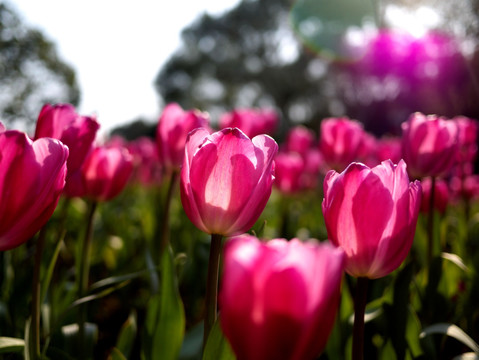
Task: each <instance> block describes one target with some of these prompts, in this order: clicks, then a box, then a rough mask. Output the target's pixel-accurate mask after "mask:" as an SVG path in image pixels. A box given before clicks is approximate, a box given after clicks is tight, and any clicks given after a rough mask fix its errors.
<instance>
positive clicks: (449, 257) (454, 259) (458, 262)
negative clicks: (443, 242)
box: [441, 252, 469, 272]
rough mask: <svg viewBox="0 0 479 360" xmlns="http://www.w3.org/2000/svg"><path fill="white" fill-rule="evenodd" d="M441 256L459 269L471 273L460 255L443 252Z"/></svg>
mask: <svg viewBox="0 0 479 360" xmlns="http://www.w3.org/2000/svg"><path fill="white" fill-rule="evenodd" d="M441 256H442V258H443V259H446V260H449V261H451V262H452V263H454V264H456V265H457V267H458V268H460V269H461V270H464V271H465V272H469V268H468V267H467V266H466V265H465V264H464V261H462V259H461V258H460V257H459V256H458V255H456V254H451V253H446V252H443V253H442V254H441Z"/></svg>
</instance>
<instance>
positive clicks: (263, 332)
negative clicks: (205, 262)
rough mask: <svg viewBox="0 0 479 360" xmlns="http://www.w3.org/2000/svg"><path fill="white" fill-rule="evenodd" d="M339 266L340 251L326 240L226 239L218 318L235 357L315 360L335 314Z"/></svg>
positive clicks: (338, 286) (341, 273)
mask: <svg viewBox="0 0 479 360" xmlns="http://www.w3.org/2000/svg"><path fill="white" fill-rule="evenodd" d="M343 269H344V253H343V251H342V250H341V249H338V248H334V247H333V246H331V244H329V243H319V244H317V243H314V242H305V243H303V242H301V241H299V240H298V239H293V240H291V241H289V242H288V241H286V240H285V239H275V240H270V241H268V242H261V241H259V240H258V239H257V238H256V237H253V236H249V235H245V236H239V237H234V238H232V239H230V240H229V241H228V242H227V243H226V245H225V252H224V269H223V278H222V287H221V293H220V321H221V327H222V329H223V332H224V334H225V336H226V337H227V338H228V340H229V342H230V344H231V347H232V348H233V350H234V352H235V353H236V356H237V358H238V360H243V359H247V360H255V359H258V360H260V359H261V360H263V359H275V360H281V359H285V360H293V359H296V360H307V359H315V358H316V357H317V356H318V355H319V353H320V352H321V351H322V350H323V349H324V347H325V345H326V342H327V340H328V337H329V334H330V332H331V329H332V327H333V324H334V321H335V318H336V310H337V308H338V304H339V297H340V285H341V279H342V276H343Z"/></svg>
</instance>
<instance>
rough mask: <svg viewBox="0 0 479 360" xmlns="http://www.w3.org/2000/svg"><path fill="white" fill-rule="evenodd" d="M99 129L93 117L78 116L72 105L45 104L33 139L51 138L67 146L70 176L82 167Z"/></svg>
mask: <svg viewBox="0 0 479 360" xmlns="http://www.w3.org/2000/svg"><path fill="white" fill-rule="evenodd" d="M99 128H100V124H99V123H98V122H97V121H96V119H95V117H93V116H81V115H78V114H77V113H76V111H75V108H74V107H73V105H70V104H58V105H50V104H46V105H44V106H43V108H42V110H41V111H40V114H39V115H38V120H37V125H36V129H35V139H39V138H43V137H51V138H54V139H58V140H60V141H61V142H62V143H63V144H65V145H66V146H68V149H69V151H70V155H69V156H68V161H67V167H68V173H69V174H70V173H73V172H75V171H77V170H78V169H80V167H81V166H82V164H83V161H85V158H86V156H87V155H88V153H89V152H90V150H91V148H92V146H93V141H94V140H95V137H96V133H97V131H98V129H99ZM67 182H68V175H67Z"/></svg>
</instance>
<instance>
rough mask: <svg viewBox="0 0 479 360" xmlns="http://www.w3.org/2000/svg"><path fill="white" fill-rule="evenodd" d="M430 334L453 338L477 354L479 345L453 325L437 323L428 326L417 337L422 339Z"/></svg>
mask: <svg viewBox="0 0 479 360" xmlns="http://www.w3.org/2000/svg"><path fill="white" fill-rule="evenodd" d="M430 334H443V335H447V336H450V337H453V338H454V339H456V340H459V341H460V342H462V343H463V344H464V345H466V346H468V347H469V348H470V349H471V350H473V351H474V352H475V353H476V354H479V345H477V343H476V342H475V341H474V340H473V339H472V338H471V337H470V336H469V335H467V334H466V333H465V332H464V331H463V330H462V329H461V328H459V327H458V326H456V325H454V324H445V323H439V324H434V325H431V326H428V327H427V328H425V329H424V330H423V331H422V332H421V333H420V334H419V336H420V337H421V338H423V337H425V336H427V335H430Z"/></svg>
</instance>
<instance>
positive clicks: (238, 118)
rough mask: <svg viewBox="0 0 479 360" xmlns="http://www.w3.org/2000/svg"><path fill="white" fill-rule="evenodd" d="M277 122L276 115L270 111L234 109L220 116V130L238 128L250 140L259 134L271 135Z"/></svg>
mask: <svg viewBox="0 0 479 360" xmlns="http://www.w3.org/2000/svg"><path fill="white" fill-rule="evenodd" d="M278 122H279V117H278V115H277V113H276V112H275V111H274V110H271V109H236V110H233V111H231V112H229V113H226V114H223V116H221V118H220V128H221V129H226V128H233V127H236V128H239V129H241V131H242V132H244V133H245V134H246V136H248V137H249V138H251V139H252V138H254V137H255V136H256V135H260V134H268V135H273V134H274V132H275V131H276V128H277V127H278Z"/></svg>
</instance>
